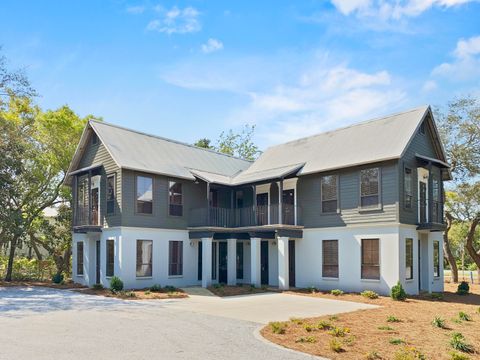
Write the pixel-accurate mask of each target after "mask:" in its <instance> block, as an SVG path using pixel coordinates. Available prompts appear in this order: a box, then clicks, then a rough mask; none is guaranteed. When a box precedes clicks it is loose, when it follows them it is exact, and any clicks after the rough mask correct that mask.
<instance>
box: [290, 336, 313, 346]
mask: <svg viewBox="0 0 480 360" xmlns="http://www.w3.org/2000/svg"><path fill="white" fill-rule="evenodd" d="M295 342H296V343H310V344H313V343H315V342H317V339H315V337H313V336H307V337H303V336H301V337H299V338H298V339H297V340H295Z"/></svg>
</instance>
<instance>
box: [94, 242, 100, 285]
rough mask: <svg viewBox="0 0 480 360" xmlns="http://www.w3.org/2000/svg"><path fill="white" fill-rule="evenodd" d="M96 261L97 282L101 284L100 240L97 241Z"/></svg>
mask: <svg viewBox="0 0 480 360" xmlns="http://www.w3.org/2000/svg"><path fill="white" fill-rule="evenodd" d="M95 257H96V259H95V262H96V267H95V270H96V271H95V278H96V279H95V280H96V282H95V283H96V284H100V241H97V243H96V251H95Z"/></svg>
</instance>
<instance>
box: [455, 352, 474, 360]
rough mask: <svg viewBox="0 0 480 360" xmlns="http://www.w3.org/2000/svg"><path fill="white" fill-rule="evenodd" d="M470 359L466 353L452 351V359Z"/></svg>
mask: <svg viewBox="0 0 480 360" xmlns="http://www.w3.org/2000/svg"><path fill="white" fill-rule="evenodd" d="M468 359H470V358H469V357H468V356H467V355H464V354H462V353H458V352H456V351H452V352H451V353H450V360H468Z"/></svg>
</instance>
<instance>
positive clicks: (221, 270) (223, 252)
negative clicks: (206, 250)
mask: <svg viewBox="0 0 480 360" xmlns="http://www.w3.org/2000/svg"><path fill="white" fill-rule="evenodd" d="M227 257H228V253H227V243H226V242H224V241H222V242H219V243H218V282H219V283H221V284H226V283H227V269H228V267H227Z"/></svg>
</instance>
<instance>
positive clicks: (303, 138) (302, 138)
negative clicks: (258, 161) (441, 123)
mask: <svg viewBox="0 0 480 360" xmlns="http://www.w3.org/2000/svg"><path fill="white" fill-rule="evenodd" d="M429 107H430V105H422V106H417V107H415V108H412V109H409V110H404V111H399V112H396V113H393V114H389V115H386V116H378V117H375V118H373V119H368V120H363V121H360V122H356V123H354V124H350V125H346V126H342V127H339V128H336V129H332V130H328V131H322V132H319V133H317V134H313V135H309V136H304V137H301V138H298V139H295V140H290V141H287V142H284V143H281V144H277V145H273V146H271V147H269V148H268V149H271V148H275V147H277V146H282V145H287V144H291V143H294V142H297V141H300V140H305V139H310V138H314V137H317V136H320V135H325V134H329V133H333V132H337V131H342V130H346V129H349V128H352V127H356V126H361V125H366V124H369V123H372V122H375V121H380V120H385V119H388V118H391V117H394V116H398V115H403V114H407V113H410V112H414V111H417V110H420V109H423V108H424V109H425V111H426V110H427V109H428V108H429ZM265 151H266V150H265ZM265 151H264V152H265Z"/></svg>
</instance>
